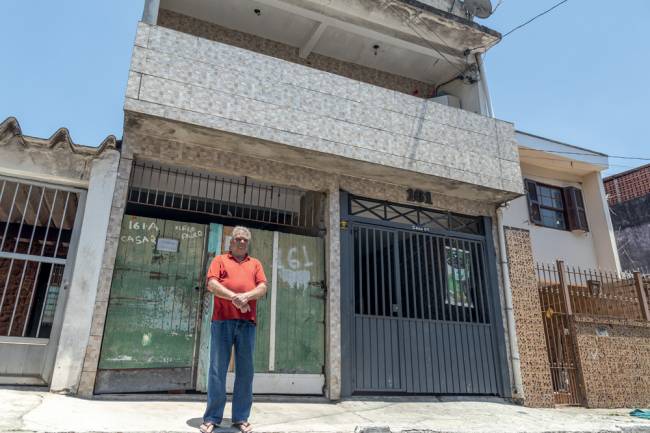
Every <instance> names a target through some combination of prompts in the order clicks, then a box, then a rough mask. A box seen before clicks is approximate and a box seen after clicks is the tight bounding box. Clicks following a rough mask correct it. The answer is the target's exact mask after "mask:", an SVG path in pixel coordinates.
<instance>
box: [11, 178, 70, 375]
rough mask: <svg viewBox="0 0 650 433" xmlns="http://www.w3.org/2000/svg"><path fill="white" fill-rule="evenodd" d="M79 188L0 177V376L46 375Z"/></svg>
mask: <svg viewBox="0 0 650 433" xmlns="http://www.w3.org/2000/svg"><path fill="white" fill-rule="evenodd" d="M82 200H83V195H82V193H81V191H79V190H76V189H72V188H65V187H60V186H53V185H48V184H42V183H38V182H28V181H23V180H20V181H19V180H16V179H10V178H0V359H1V360H2V362H0V377H4V378H3V379H0V382H2V383H21V384H22V383H26V384H39V383H40V384H42V383H47V382H48V381H49V379H50V377H49V376H50V374H51V369H52V365H53V361H54V355H55V352H56V345H57V343H58V331H59V327H60V322H61V320H60V308H59V304H61V302H60V299H61V298H62V297H63V294H64V289H65V285H66V284H67V282H68V280H69V278H68V273H69V270H68V269H67V267H66V264H67V262H68V255H69V252H70V251H73V250H74V242H75V239H76V238H75V236H74V235H76V232H74V230H73V229H74V227H75V225H78V223H76V221H77V219H78V218H80V215H79V214H80V213H81V211H80V212H78V209H83V206H82V205H80V201H82Z"/></svg>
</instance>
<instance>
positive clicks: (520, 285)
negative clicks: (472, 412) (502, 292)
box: [505, 227, 554, 407]
mask: <svg viewBox="0 0 650 433" xmlns="http://www.w3.org/2000/svg"><path fill="white" fill-rule="evenodd" d="M505 237H506V250H507V254H508V265H509V272H510V285H511V288H512V304H513V310H514V315H515V327H516V332H517V342H518V347H519V359H520V363H521V377H522V384H523V391H524V396H523V398H524V404H525V405H526V406H529V407H553V405H554V401H553V388H552V383H551V369H550V366H549V361H548V354H547V351H546V338H545V336H544V323H543V322H542V308H541V305H540V302H539V294H538V291H537V275H536V274H535V267H534V260H533V252H532V249H531V243H530V232H529V231H528V230H523V229H518V228H512V227H507V228H505Z"/></svg>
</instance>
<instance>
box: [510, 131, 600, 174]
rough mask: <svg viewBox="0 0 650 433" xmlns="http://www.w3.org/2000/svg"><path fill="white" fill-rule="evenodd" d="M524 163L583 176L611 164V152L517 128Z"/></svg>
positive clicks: (522, 162)
mask: <svg viewBox="0 0 650 433" xmlns="http://www.w3.org/2000/svg"><path fill="white" fill-rule="evenodd" d="M515 136H516V140H517V143H518V145H519V159H520V161H521V164H522V165H528V166H534V167H538V168H542V169H547V170H552V171H555V172H562V173H566V174H571V175H575V176H584V175H586V174H589V173H593V172H600V171H604V170H607V169H608V168H609V159H608V156H607V155H605V154H603V153H600V152H595V151H593V150H588V149H583V148H581V147H577V146H572V145H570V144H566V143H562V142H559V141H555V140H551V139H548V138H543V137H539V136H536V135H533V134H528V133H525V132H521V131H517V132H516V133H515Z"/></svg>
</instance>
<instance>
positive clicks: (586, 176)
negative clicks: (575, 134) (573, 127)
mask: <svg viewBox="0 0 650 433" xmlns="http://www.w3.org/2000/svg"><path fill="white" fill-rule="evenodd" d="M516 139H517V142H518V143H519V155H520V161H521V172H522V176H523V179H524V185H525V188H526V195H525V196H522V197H520V198H517V199H515V200H512V201H511V202H509V203H508V207H507V208H506V209H505V210H504V211H503V215H504V217H503V223H504V225H505V226H508V227H513V228H519V229H525V230H528V231H529V232H530V238H531V244H532V250H533V257H534V259H535V261H536V262H540V263H554V262H555V261H557V260H563V261H565V262H566V263H568V264H571V265H573V266H579V267H582V268H587V269H603V270H608V271H620V269H621V265H620V263H619V259H618V254H617V250H616V243H615V239H614V230H613V228H612V221H611V218H610V215H609V209H608V205H607V196H606V194H605V190H604V188H603V180H602V174H601V173H602V172H603V171H604V170H607V169H608V168H609V161H608V158H607V155H604V154H601V153H598V152H594V151H591V150H587V149H582V148H577V147H575V146H571V145H568V144H565V143H560V142H557V141H555V140H549V139H546V138H542V137H538V136H535V135H531V134H527V133H523V132H517V133H516Z"/></svg>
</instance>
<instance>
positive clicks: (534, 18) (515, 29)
mask: <svg viewBox="0 0 650 433" xmlns="http://www.w3.org/2000/svg"><path fill="white" fill-rule="evenodd" d="M568 1H569V0H562V1H561V2H559V3H557V4H555V5H554V6H552V7H551V8H549V9H546V10H545V11H544V12H542V13H540V14H538V15H535V16H534V17H532V18H531V19H529V20H528V21H526V22H525V23H523V24H520V25H518V26H517V27H515V28H514V29H512V30H510V31H509V32H507V33H506V34H504V35H503V36H502V37H501V39H503V38H505V37H506V36H508V35H509V34H511V33H514V32H516V31H517V30H519V29H520V28H522V27H524V26H527V25H528V24H530V23H532V22H533V21H535V20H536V19H537V18H539V17H541V16H543V15H546V14H547V13H549V12H551V11H552V10H553V9H555V8H557V7H560V6H562V5H563V4H564V3H566V2H568Z"/></svg>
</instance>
